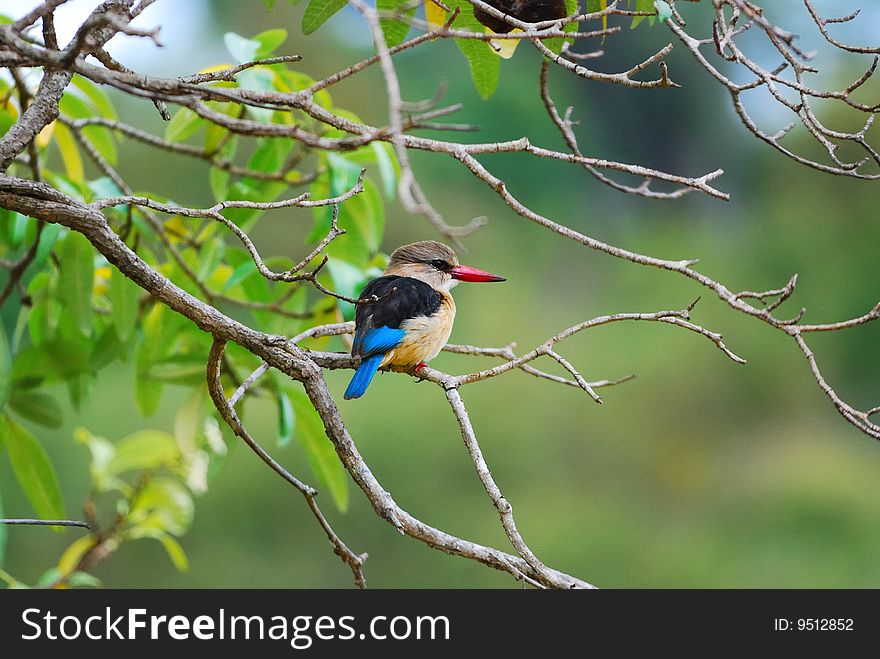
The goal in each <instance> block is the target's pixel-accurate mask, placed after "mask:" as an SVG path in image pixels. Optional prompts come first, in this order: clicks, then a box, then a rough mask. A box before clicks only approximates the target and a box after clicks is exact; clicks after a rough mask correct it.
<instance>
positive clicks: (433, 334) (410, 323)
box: [344, 240, 505, 400]
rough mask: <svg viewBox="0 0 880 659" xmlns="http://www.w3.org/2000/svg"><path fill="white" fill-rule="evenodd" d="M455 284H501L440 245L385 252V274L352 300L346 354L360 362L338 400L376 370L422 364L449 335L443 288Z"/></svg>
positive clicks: (356, 393)
mask: <svg viewBox="0 0 880 659" xmlns="http://www.w3.org/2000/svg"><path fill="white" fill-rule="evenodd" d="M460 281H470V282H490V281H505V278H504V277H500V276H498V275H493V274H492V273H490V272H485V271H484V270H478V269H477V268H471V267H468V266H464V265H461V264H460V263H459V261H458V256H456V254H455V252H454V251H453V250H452V249H451V248H450V247H448V246H446V245H444V244H443V243H440V242H437V241H434V240H423V241H419V242H415V243H411V244H409V245H403V246H402V247H398V248H397V249H396V250H394V252H392V253H391V258H390V260H389V261H388V267H387V268H385V274H384V275H383V276H382V277H377V278H376V279H373V280H372V281H370V282H369V283H368V284H367V285H366V286H365V287H364V290H363V292H362V293H361V295H360V297H359V298H358V305H357V309H356V310H355V332H354V341H353V343H352V347H351V354H352V355H353V356H355V357H359V358H360V365H359V366H358V367H357V370H356V371H355V374H354V376H353V377H352V379H351V382H350V383H349V385H348V388H347V389H346V390H345V394H344V398H345V399H346V400H351V399H353V398H360V397H361V396H363V395H364V392H366V390H367V387H369V386H370V382H371V381H372V380H373V376H374V375H375V374H376V371H377V370H379V368H380V367H382V366H389V365H392V366H404V367H410V366H414V367H415V368H414V371H416V372H418V370H419V369H421V368H423V367H425V366H427V362H429V361H430V360H432V359H433V358H434V357H436V356H437V355H438V354H439V353H440V350H441V349H442V348H443V346H445V345H446V341H447V340H448V339H449V335H450V333H451V332H452V323H453V321H454V320H455V301H454V300H453V299H452V295H451V294H450V293H449V290H450V289H451V288H452V287H453V286H455V285H456V284H458V282H460Z"/></svg>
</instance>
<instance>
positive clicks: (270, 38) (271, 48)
mask: <svg viewBox="0 0 880 659" xmlns="http://www.w3.org/2000/svg"><path fill="white" fill-rule="evenodd" d="M254 41H256V42H257V43H258V44H260V47H259V48H258V49H257V53H256V59H263V58H265V57H269V56H270V55H271V54H272V53H273V52H275V49H276V48H278V47H279V46H280V45H281V44H283V43H284V42H285V41H287V30H283V29H281V28H275V29H273V30H266V31H265V32H260V33H259V34H258V35H256V36H255V37H254Z"/></svg>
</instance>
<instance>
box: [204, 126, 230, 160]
mask: <svg viewBox="0 0 880 659" xmlns="http://www.w3.org/2000/svg"><path fill="white" fill-rule="evenodd" d="M227 132H228V131H227V130H226V129H225V128H223V126H219V125H217V124H210V123H209V124H208V125H207V126H205V151H207V152H208V153H214V152H215V151H216V150H217V149H218V148H219V147H220V144H221V142H223V138H225V137H226V134H227Z"/></svg>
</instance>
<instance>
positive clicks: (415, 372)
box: [413, 362, 428, 382]
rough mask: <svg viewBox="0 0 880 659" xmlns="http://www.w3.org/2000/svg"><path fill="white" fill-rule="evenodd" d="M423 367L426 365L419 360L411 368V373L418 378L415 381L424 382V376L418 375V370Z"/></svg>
mask: <svg viewBox="0 0 880 659" xmlns="http://www.w3.org/2000/svg"><path fill="white" fill-rule="evenodd" d="M423 368H428V365H427V364H426V363H425V362H419V363H418V364H416V365H415V367H414V368H413V375H415V376H416V378H418V380H416V381H417V382H424V381H425V378H423V377H421V376H420V375H419V371H421V370H422V369H423Z"/></svg>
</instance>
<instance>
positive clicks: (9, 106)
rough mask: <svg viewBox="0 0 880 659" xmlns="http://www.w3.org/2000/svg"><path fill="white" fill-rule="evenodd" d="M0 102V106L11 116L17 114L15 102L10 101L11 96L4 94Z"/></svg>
mask: <svg viewBox="0 0 880 659" xmlns="http://www.w3.org/2000/svg"><path fill="white" fill-rule="evenodd" d="M0 103H2V104H0V107H2V108H3V109H4V110H7V111H8V112H9V113H10V114H11V115H12V116H13V117H17V116H18V108H17V107H16V105H15V103H13V102H12V97H11V96H8V95H7V96H5V97H4V98H3V99H2V101H0Z"/></svg>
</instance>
